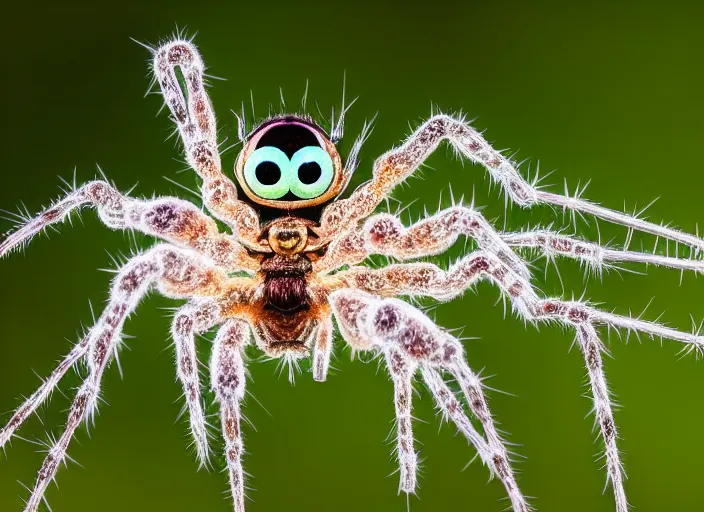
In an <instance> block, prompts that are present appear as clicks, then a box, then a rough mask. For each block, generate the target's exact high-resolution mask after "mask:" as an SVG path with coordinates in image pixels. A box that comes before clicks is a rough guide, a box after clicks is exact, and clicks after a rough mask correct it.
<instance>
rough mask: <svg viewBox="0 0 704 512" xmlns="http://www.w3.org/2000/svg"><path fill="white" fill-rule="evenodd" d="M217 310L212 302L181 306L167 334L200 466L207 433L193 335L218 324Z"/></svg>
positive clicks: (204, 461)
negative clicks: (172, 348)
mask: <svg viewBox="0 0 704 512" xmlns="http://www.w3.org/2000/svg"><path fill="white" fill-rule="evenodd" d="M219 320H220V311H219V307H218V304H217V302H216V301H214V300H209V299H206V300H204V301H200V302H195V303H191V304H187V305H185V306H183V307H182V308H181V309H179V310H178V311H177V312H176V315H175V316H174V321H173V324H172V327H171V334H172V336H173V339H174V344H175V345H176V375H177V376H178V379H179V380H180V381H181V384H182V385H183V392H184V396H185V397H186V404H187V406H188V414H189V422H190V426H191V433H192V434H193V440H194V442H195V446H196V453H197V455H198V460H199V461H200V463H201V465H206V464H207V463H208V459H209V454H210V453H209V449H208V431H207V426H206V421H205V415H204V414H203V403H202V402H203V400H202V398H201V392H200V379H199V376H198V367H199V363H198V356H197V353H196V336H195V335H196V334H197V333H202V332H204V331H206V330H208V329H210V328H211V327H213V326H214V325H216V324H217V323H218V321H219Z"/></svg>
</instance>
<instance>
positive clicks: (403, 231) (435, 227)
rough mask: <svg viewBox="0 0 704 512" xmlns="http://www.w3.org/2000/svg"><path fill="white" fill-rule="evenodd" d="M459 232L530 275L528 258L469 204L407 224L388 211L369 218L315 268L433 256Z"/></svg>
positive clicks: (444, 247)
mask: <svg viewBox="0 0 704 512" xmlns="http://www.w3.org/2000/svg"><path fill="white" fill-rule="evenodd" d="M460 235H464V236H466V237H469V238H471V239H473V240H475V241H476V242H477V244H478V245H479V247H480V248H482V249H486V250H487V251H491V252H492V253H494V254H496V255H497V256H499V257H500V258H501V259H502V260H503V261H505V262H506V264H507V265H509V266H510V267H511V268H512V269H513V270H514V271H516V272H518V273H519V274H521V275H523V276H525V277H529V275H530V274H529V272H528V268H527V267H526V264H525V262H524V261H523V260H522V259H521V258H519V257H518V256H517V255H516V254H515V253H514V252H513V250H512V249H511V248H510V247H509V246H508V245H507V244H506V242H504V240H503V239H502V236H501V234H500V233H498V232H497V231H496V230H495V229H494V228H493V227H492V226H491V224H489V223H488V222H487V221H486V219H484V216H483V215H482V214H481V213H479V212H478V211H476V210H474V209H472V208H470V207H467V206H455V207H452V208H448V209H446V210H442V211H440V212H438V213H437V214H435V215H433V216H430V217H428V218H426V219H423V220H421V221H420V222H417V223H415V224H413V225H412V226H410V227H408V228H406V227H405V226H404V225H403V224H402V223H401V221H400V220H399V219H398V218H397V217H395V216H393V215H391V214H388V213H382V214H379V215H375V216H373V217H371V218H369V219H368V220H367V221H366V222H365V223H364V226H362V228H361V229H360V230H359V231H354V232H352V233H349V234H347V236H345V237H343V238H339V239H337V240H335V241H334V242H333V243H332V244H331V245H330V248H329V249H328V251H327V252H326V254H325V256H324V257H323V258H321V259H320V260H319V261H317V262H316V264H315V265H316V266H315V269H316V270H318V271H320V270H322V271H329V270H333V269H336V268H339V267H341V266H343V265H354V264H357V263H360V262H361V261H363V260H364V259H365V258H366V257H367V256H369V255H371V254H383V255H385V256H391V257H393V258H396V259H398V260H408V259H412V258H419V257H424V256H433V255H436V254H440V253H441V252H444V251H446V250H447V249H449V248H450V247H452V245H453V244H454V243H455V242H456V241H457V238H459V236H460Z"/></svg>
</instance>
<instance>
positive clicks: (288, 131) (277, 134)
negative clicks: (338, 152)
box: [257, 118, 320, 158]
mask: <svg viewBox="0 0 704 512" xmlns="http://www.w3.org/2000/svg"><path fill="white" fill-rule="evenodd" d="M287 121H288V120H287ZM290 121H295V124H294V123H293V122H285V123H284V124H280V125H279V126H274V127H273V128H271V129H269V130H268V131H267V132H266V133H265V134H264V135H263V136H262V138H261V139H259V141H258V142H257V148H261V147H264V146H273V147H275V148H279V149H280V150H281V151H283V152H284V153H285V154H286V156H287V157H289V158H291V157H292V156H293V155H294V153H295V152H296V151H298V150H299V149H301V148H305V147H307V146H317V147H320V143H319V142H318V138H317V137H316V136H315V134H314V133H313V132H312V130H311V129H309V128H307V127H306V126H303V125H302V124H299V123H300V121H299V120H298V119H294V118H291V120H290Z"/></svg>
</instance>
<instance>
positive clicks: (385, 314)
mask: <svg viewBox="0 0 704 512" xmlns="http://www.w3.org/2000/svg"><path fill="white" fill-rule="evenodd" d="M400 320H401V319H400V318H399V314H398V308H397V307H396V306H394V305H393V304H384V305H383V306H381V307H380V308H379V309H378V310H377V312H376V315H374V326H375V327H376V330H377V331H378V332H379V333H380V334H386V333H389V332H391V331H394V330H395V329H396V328H397V327H398V325H399V322H400Z"/></svg>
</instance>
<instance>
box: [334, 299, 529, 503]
mask: <svg viewBox="0 0 704 512" xmlns="http://www.w3.org/2000/svg"><path fill="white" fill-rule="evenodd" d="M330 302H331V304H332V307H333V311H334V314H335V318H336V319H337V322H338V325H339V326H340V330H341V332H342V333H343V337H344V338H345V340H347V341H348V342H350V344H351V345H352V346H354V347H357V346H360V340H361V342H362V346H364V345H366V349H367V350H368V349H372V348H373V349H376V350H379V351H381V352H382V353H383V354H384V355H385V358H386V361H387V366H388V367H389V372H390V374H391V377H392V380H393V382H394V396H395V406H396V413H397V424H398V432H397V434H398V448H397V452H398V458H399V464H400V466H401V482H400V489H401V490H402V491H404V492H407V493H410V492H413V491H414V490H415V470H416V467H417V459H416V457H417V455H416V453H415V450H414V448H413V436H412V425H411V404H410V400H411V396H412V387H411V382H412V381H411V379H412V377H413V374H414V373H415V371H416V369H417V368H420V370H421V374H422V376H423V380H424V381H425V383H426V385H427V386H428V389H429V390H430V391H431V393H432V394H433V397H434V398H435V401H436V403H437V405H438V407H439V408H440V410H441V411H442V412H443V414H444V415H445V416H447V417H448V418H449V419H451V420H452V421H453V423H455V425H456V426H457V428H458V430H459V431H460V432H462V434H463V435H464V436H465V437H466V438H467V440H468V441H469V442H470V443H471V444H472V445H473V446H474V447H475V448H476V450H477V453H478V454H479V456H480V457H481V459H482V461H483V462H484V464H485V465H486V466H487V467H488V468H489V470H490V471H491V473H492V475H496V476H498V477H499V479H500V480H501V482H502V483H503V485H504V488H505V489H506V493H507V494H508V496H509V498H510V500H511V504H512V507H513V510H514V512H527V511H528V510H530V507H529V506H528V503H527V501H526V498H525V496H523V494H522V492H521V491H520V489H519V487H518V484H517V483H516V479H515V476H514V473H513V470H512V469H511V464H510V460H509V457H508V452H507V450H506V447H505V445H504V442H503V441H502V440H501V438H500V437H499V436H498V433H497V431H496V427H495V425H494V421H493V418H492V416H491V413H490V411H489V408H488V406H487V402H486V398H485V397H484V393H483V391H482V389H481V381H480V380H479V377H478V376H477V375H476V374H475V373H474V372H472V370H471V369H470V368H469V365H468V364H467V363H466V362H465V360H464V350H463V348H462V344H461V343H460V342H459V341H458V340H457V339H456V338H454V337H452V336H451V335H449V334H448V333H446V332H443V331H442V330H441V329H440V328H439V327H437V326H436V325H435V324H434V323H433V322H432V320H430V319H429V318H428V317H427V316H426V315H424V314H423V313H421V312H420V311H418V310H417V309H416V308H414V307H413V306H411V305H410V304H407V303H405V302H402V301H400V300H397V299H381V298H379V297H375V296H373V295H369V294H368V293H365V292H362V291H360V290H354V289H349V288H343V289H341V290H338V291H336V292H334V293H332V294H331V295H330ZM439 371H449V372H451V373H452V374H453V376H454V377H455V378H456V380H457V382H458V383H459V384H460V386H461V387H462V390H463V392H464V393H465V396H466V397H467V400H468V402H469V407H470V410H471V411H472V413H473V414H474V415H476V417H477V419H478V420H479V421H480V422H481V424H482V427H483V429H484V435H485V437H483V436H482V435H481V434H480V433H479V432H478V431H477V430H476V429H475V428H474V426H473V425H472V422H471V421H470V420H469V418H468V417H467V414H466V413H465V411H464V406H463V405H462V403H461V402H460V401H459V400H457V398H456V397H455V395H454V394H453V393H452V391H451V390H450V388H449V387H448V386H447V384H445V382H444V381H443V379H442V376H441V375H440V373H439Z"/></svg>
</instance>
